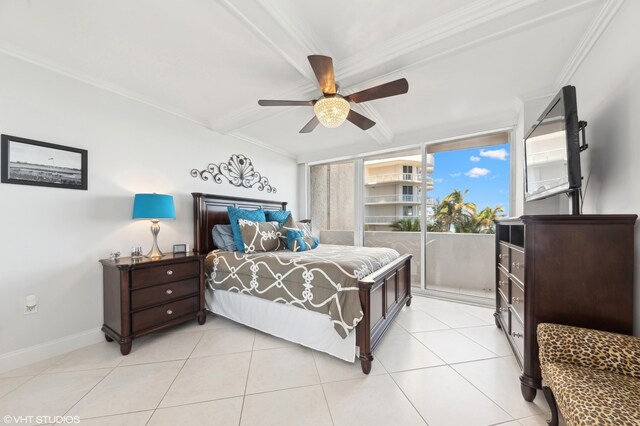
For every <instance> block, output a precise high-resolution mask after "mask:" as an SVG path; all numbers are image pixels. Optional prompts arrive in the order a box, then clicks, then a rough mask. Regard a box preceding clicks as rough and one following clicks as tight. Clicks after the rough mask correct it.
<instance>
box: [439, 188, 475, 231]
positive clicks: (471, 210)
mask: <svg viewBox="0 0 640 426" xmlns="http://www.w3.org/2000/svg"><path fill="white" fill-rule="evenodd" d="M468 193H469V190H468V189H465V190H464V192H462V191H460V190H459V189H454V190H453V192H452V193H451V194H449V195H447V196H446V197H444V199H443V200H442V201H441V202H440V203H438V205H437V206H436V208H435V218H436V220H438V221H440V222H442V225H443V227H444V229H445V230H448V229H449V228H450V227H451V225H453V226H454V227H455V228H456V231H457V230H458V228H460V227H461V224H462V222H464V221H465V217H470V216H473V215H474V214H475V213H476V210H477V207H476V204H475V203H472V202H469V201H464V197H465V196H466V195H467V194H468ZM457 232H459V231H457Z"/></svg>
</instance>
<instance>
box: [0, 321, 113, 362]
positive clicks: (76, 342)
mask: <svg viewBox="0 0 640 426" xmlns="http://www.w3.org/2000/svg"><path fill="white" fill-rule="evenodd" d="M103 339H104V333H102V331H101V330H100V328H94V329H91V330H86V331H82V332H80V333H76V334H72V335H70V336H65V337H61V338H59V339H55V340H51V341H49V342H45V343H40V344H38V345H34V346H29V347H27V348H23V349H18V350H16V351H12V352H7V353H5V354H1V355H0V373H4V372H6V371H10V370H14V369H16V368H20V367H24V366H25V365H29V364H33V363H34V362H39V361H44V360H45V359H47V358H51V357H54V356H57V355H61V354H64V353H67V352H71V351H73V350H76V349H79V348H82V347H84V346H88V345H92V344H94V343H98V342H101V341H102V340H103Z"/></svg>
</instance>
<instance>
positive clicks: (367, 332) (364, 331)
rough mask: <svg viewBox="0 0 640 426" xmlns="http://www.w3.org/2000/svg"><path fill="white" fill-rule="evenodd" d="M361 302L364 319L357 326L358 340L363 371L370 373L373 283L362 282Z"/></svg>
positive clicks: (360, 284)
mask: <svg viewBox="0 0 640 426" xmlns="http://www.w3.org/2000/svg"><path fill="white" fill-rule="evenodd" d="M359 287H360V290H359V292H360V304H361V305H362V313H363V314H364V315H363V317H362V320H361V321H360V322H359V323H358V325H357V326H356V341H357V342H358V347H359V348H360V356H359V357H358V358H360V365H361V366H362V372H363V373H364V374H369V372H371V361H373V355H371V313H370V312H371V297H370V296H371V283H368V282H362V281H361V282H360V283H359Z"/></svg>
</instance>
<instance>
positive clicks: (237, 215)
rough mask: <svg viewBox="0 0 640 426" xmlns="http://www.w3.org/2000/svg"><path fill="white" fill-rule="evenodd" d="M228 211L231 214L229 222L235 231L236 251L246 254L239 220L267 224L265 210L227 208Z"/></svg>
mask: <svg viewBox="0 0 640 426" xmlns="http://www.w3.org/2000/svg"><path fill="white" fill-rule="evenodd" d="M227 211H228V212H229V222H230V223H231V229H232V230H233V242H234V243H236V250H237V251H239V252H241V253H244V240H243V239H242V232H241V231H240V225H238V220H239V219H246V220H250V221H253V222H266V221H267V219H266V217H265V216H264V210H262V209H258V210H245V209H239V208H236V207H227Z"/></svg>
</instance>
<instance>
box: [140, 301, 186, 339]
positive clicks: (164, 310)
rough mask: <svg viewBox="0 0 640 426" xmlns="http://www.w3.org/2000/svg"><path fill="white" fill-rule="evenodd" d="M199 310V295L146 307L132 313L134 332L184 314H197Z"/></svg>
mask: <svg viewBox="0 0 640 426" xmlns="http://www.w3.org/2000/svg"><path fill="white" fill-rule="evenodd" d="M197 312H198V296H195V297H190V298H189V299H184V300H178V301H177V302H170V303H166V304H164V305H160V306H157V307H155V308H149V309H145V310H144V311H140V312H136V313H134V314H133V315H132V316H133V320H132V324H133V326H132V329H133V333H137V332H139V331H143V330H146V329H147V328H151V327H153V326H156V325H160V324H162V323H164V322H167V321H171V320H172V319H174V318H178V317H181V316H183V315H187V314H190V313H193V314H196V313H197ZM194 317H195V316H194Z"/></svg>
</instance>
